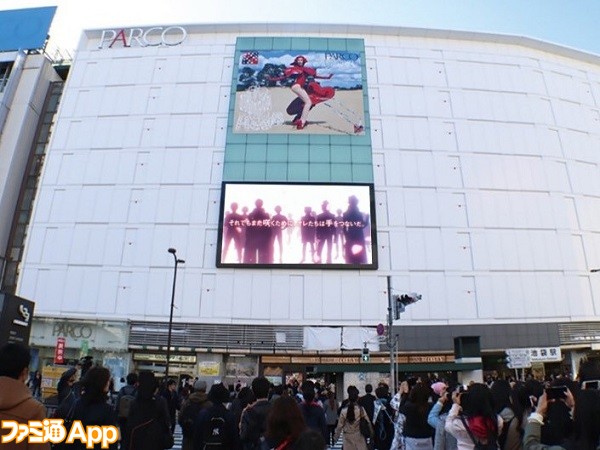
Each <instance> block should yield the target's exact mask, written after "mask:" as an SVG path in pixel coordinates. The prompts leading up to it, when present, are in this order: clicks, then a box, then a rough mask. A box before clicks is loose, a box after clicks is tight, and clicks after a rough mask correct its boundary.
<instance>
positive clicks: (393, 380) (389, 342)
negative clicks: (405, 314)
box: [386, 275, 396, 395]
mask: <svg viewBox="0 0 600 450" xmlns="http://www.w3.org/2000/svg"><path fill="white" fill-rule="evenodd" d="M387 292H388V321H387V325H388V326H387V337H386V338H387V345H388V349H389V350H390V392H391V393H392V395H394V393H395V392H396V369H395V367H394V362H395V360H396V351H395V348H396V342H395V341H392V326H393V325H394V315H393V314H394V312H393V309H392V277H391V276H389V275H388V277H387Z"/></svg>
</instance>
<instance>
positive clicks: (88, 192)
mask: <svg viewBox="0 0 600 450" xmlns="http://www.w3.org/2000/svg"><path fill="white" fill-rule="evenodd" d="M599 63H600V59H599V57H597V56H596V55H591V54H587V53H584V52H580V51H577V50H573V49H567V48H563V47H560V46H556V45H553V44H548V43H545V42H540V41H536V40H533V39H529V38H524V37H514V36H500V35H493V34H480V33H466V32H451V31H438V30H417V29H406V28H391V27H370V26H369V27H367V26H341V25H327V26H320V25H305V24H303V25H289V24H285V25H277V24H268V25H261V24H252V25H186V24H183V25H170V24H159V25H157V26H154V27H139V28H119V27H115V28H113V29H102V30H88V31H85V32H84V33H83V35H82V38H81V41H80V44H79V48H78V51H77V56H76V58H75V61H74V63H73V66H72V69H71V73H70V75H69V79H68V81H67V84H66V87H65V90H64V94H63V97H62V101H61V106H60V110H59V115H58V119H57V121H56V124H55V127H54V132H53V137H52V140H51V144H50V148H49V150H48V154H47V157H46V161H45V165H44V170H43V173H42V176H41V178H40V182H39V193H38V195H37V198H36V202H35V210H34V216H33V219H32V223H31V226H30V228H29V231H28V234H27V238H26V241H25V242H26V246H25V255H24V258H23V261H22V263H21V266H20V276H19V283H18V286H17V290H16V292H17V294H18V295H20V296H23V297H25V298H29V299H32V300H35V302H36V312H37V319H36V322H35V323H34V330H33V333H32V344H33V345H37V346H39V347H40V348H42V350H41V353H40V356H41V358H42V360H44V358H46V359H49V358H51V357H52V355H53V352H54V346H55V342H56V339H57V337H64V338H65V339H66V347H67V352H68V355H70V356H71V357H76V356H77V355H79V353H80V352H81V351H82V349H84V350H85V352H90V353H91V354H93V355H95V356H96V357H97V358H100V359H102V358H104V359H110V363H111V364H113V366H119V365H120V364H121V366H122V371H123V372H126V371H127V370H129V369H131V368H132V367H133V366H135V367H136V368H148V367H150V368H152V369H153V370H156V371H157V372H160V371H162V370H164V361H165V350H166V346H167V335H168V318H169V315H170V312H171V309H170V308H171V299H172V294H173V293H174V297H173V298H174V304H173V305H174V309H173V326H172V341H171V347H172V351H171V355H172V362H171V372H174V373H189V374H198V373H199V374H200V375H201V376H206V377H215V378H216V377H227V378H230V379H241V378H245V377H253V376H256V375H258V374H265V375H268V376H270V377H272V379H273V380H274V381H277V380H280V381H284V382H285V381H286V380H289V379H290V378H292V377H299V378H302V377H303V376H306V374H307V373H319V374H327V373H338V374H339V373H341V372H343V373H344V377H345V378H344V380H345V381H344V382H346V383H349V382H352V383H356V384H358V383H361V382H368V381H369V380H371V381H374V382H376V381H377V380H378V378H379V377H380V376H381V375H380V374H381V373H385V372H387V367H389V353H388V346H387V344H386V342H385V340H386V339H385V337H386V333H387V332H386V331H385V330H383V332H384V335H383V336H382V337H380V336H378V335H377V332H376V327H377V325H378V324H380V323H381V324H384V325H385V324H387V317H388V304H389V299H393V298H395V295H396V294H398V295H401V294H405V293H409V292H417V293H419V294H420V295H422V300H421V301H420V302H418V303H416V304H414V305H411V306H410V307H408V308H407V309H406V311H405V312H404V313H403V314H402V315H401V317H400V319H399V320H395V321H394V322H393V328H392V330H391V332H390V333H389V337H390V339H391V340H392V341H393V340H395V339H396V336H397V339H398V353H397V354H396V355H395V358H396V360H397V363H398V370H399V372H412V373H417V372H419V373H421V372H445V371H461V370H474V369H480V368H483V369H484V370H493V369H495V370H500V369H502V368H505V369H506V366H504V362H503V358H504V355H505V353H504V352H505V350H506V349H517V348H522V349H528V350H529V352H530V354H531V355H532V358H531V359H532V360H533V362H534V368H535V367H536V366H535V364H537V365H538V366H537V367H539V368H540V369H541V368H543V367H544V364H545V365H546V366H545V370H546V371H548V370H563V369H565V368H567V369H571V368H573V369H574V368H576V365H577V362H578V360H579V358H580V357H581V356H583V355H585V354H586V353H588V352H590V351H593V350H595V349H596V346H598V345H600V322H598V313H599V312H600V311H599V309H600V277H599V276H597V275H595V274H593V273H590V269H591V268H595V267H600V259H599V257H598V255H600V215H598V214H597V211H598V209H599V207H600V169H599V163H600V153H599V152H598V143H599V142H600V64H599ZM169 248H171V249H175V250H176V253H172V254H169V252H168V251H167V249H169ZM173 256H175V261H177V260H178V259H180V260H184V261H185V263H183V262H181V261H180V263H179V264H178V265H177V264H175V266H174V259H173ZM174 269H175V270H174ZM175 275H176V282H175V279H174V276H175ZM388 280H389V284H388ZM388 285H389V286H390V287H391V288H392V289H393V290H392V291H390V290H389V289H388ZM392 309H393V308H392ZM380 331H381V327H380ZM458 336H479V337H480V344H481V350H482V355H483V363H482V362H478V361H476V360H475V361H474V362H473V361H471V362H469V361H463V362H460V361H458V362H457V361H455V355H454V352H453V339H454V338H455V337H458ZM364 347H367V348H369V349H370V358H367V359H368V360H369V361H368V362H362V363H361V362H360V360H361V357H360V356H361V352H362V349H363V348H364ZM69 352H70V353H69ZM338 381H339V379H338Z"/></svg>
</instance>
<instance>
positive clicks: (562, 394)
mask: <svg viewBox="0 0 600 450" xmlns="http://www.w3.org/2000/svg"><path fill="white" fill-rule="evenodd" d="M546 398H547V399H548V400H559V399H561V398H567V387H566V386H552V387H548V388H546Z"/></svg>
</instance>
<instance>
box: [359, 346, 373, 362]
mask: <svg viewBox="0 0 600 450" xmlns="http://www.w3.org/2000/svg"><path fill="white" fill-rule="evenodd" d="M370 360H371V355H370V354H369V349H368V348H367V347H365V348H363V349H362V355H361V357H360V361H361V362H364V363H368V362H369V361H370Z"/></svg>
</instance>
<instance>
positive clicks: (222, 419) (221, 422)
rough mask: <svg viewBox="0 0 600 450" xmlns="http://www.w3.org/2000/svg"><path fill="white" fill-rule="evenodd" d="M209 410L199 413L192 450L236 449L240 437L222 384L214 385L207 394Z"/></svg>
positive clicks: (195, 424) (227, 391) (227, 394)
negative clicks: (228, 407) (227, 406)
mask: <svg viewBox="0 0 600 450" xmlns="http://www.w3.org/2000/svg"><path fill="white" fill-rule="evenodd" d="M208 399H209V400H210V401H211V402H212V406H211V407H210V408H207V409H204V410H202V411H200V414H199V415H198V418H197V419H196V422H195V423H194V438H193V439H194V450H232V449H238V448H239V445H240V436H239V431H238V426H237V424H236V423H235V418H234V416H233V413H232V412H231V411H229V410H228V409H227V408H226V407H225V404H227V403H229V389H227V388H226V387H225V386H224V385H223V383H219V384H214V385H213V386H212V387H211V388H210V392H209V393H208Z"/></svg>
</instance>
